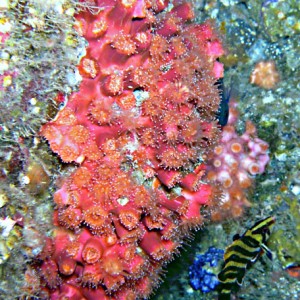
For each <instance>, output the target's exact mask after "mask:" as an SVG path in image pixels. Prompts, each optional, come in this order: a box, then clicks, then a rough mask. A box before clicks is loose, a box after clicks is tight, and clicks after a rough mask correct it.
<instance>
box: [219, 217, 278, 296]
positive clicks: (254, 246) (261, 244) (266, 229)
mask: <svg viewBox="0 0 300 300" xmlns="http://www.w3.org/2000/svg"><path fill="white" fill-rule="evenodd" d="M274 223H275V218H274V217H268V218H265V219H263V220H260V221H258V222H257V223H255V224H254V225H253V226H252V227H251V228H250V229H248V230H247V231H246V232H245V233H244V234H243V235H242V236H235V237H234V238H233V243H232V244H231V245H230V246H229V247H227V248H226V251H225V254H224V266H223V268H222V270H221V272H220V273H219V275H218V279H219V281H220V283H221V284H220V293H219V300H225V299H229V300H230V298H231V296H230V294H231V290H232V288H233V287H234V286H236V284H238V285H241V284H242V281H243V278H244V275H245V272H246V269H247V268H249V267H250V266H251V264H253V263H254V262H255V261H256V260H257V258H258V257H259V256H260V255H262V254H263V253H264V252H266V253H267V256H268V257H269V258H270V259H272V253H271V251H270V250H269V249H268V247H267V246H266V245H265V243H266V241H267V240H268V238H269V236H270V230H271V228H272V227H273V225H274Z"/></svg>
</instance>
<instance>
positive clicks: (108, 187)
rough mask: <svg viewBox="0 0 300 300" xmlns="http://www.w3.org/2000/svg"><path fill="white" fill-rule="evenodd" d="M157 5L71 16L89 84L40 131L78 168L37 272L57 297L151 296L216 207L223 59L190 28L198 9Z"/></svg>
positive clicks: (122, 4)
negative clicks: (84, 43) (211, 158)
mask: <svg viewBox="0 0 300 300" xmlns="http://www.w3.org/2000/svg"><path fill="white" fill-rule="evenodd" d="M98 2H99V3H95V5H100V4H102V5H103V1H98ZM152 2H153V3H152ZM152 2H150V1H121V0H120V1H106V5H104V6H103V7H102V8H101V9H99V11H98V12H97V13H94V14H93V13H91V12H90V11H89V10H84V11H82V12H81V13H79V14H78V15H77V16H76V19H77V29H78V31H79V32H80V33H81V34H82V35H83V36H84V37H85V38H86V39H87V40H88V42H89V46H88V48H87V50H86V55H85V57H83V58H82V59H81V62H80V64H79V72H80V74H81V75H82V77H83V80H82V83H81V85H80V89H79V91H78V92H76V93H73V94H72V95H71V96H70V97H69V100H68V103H67V104H66V106H65V107H64V108H63V109H62V110H61V111H60V112H59V113H58V115H57V117H56V118H55V119H54V120H53V121H52V122H49V123H48V124H46V125H45V126H43V128H42V130H41V134H42V135H43V136H44V137H45V138H46V139H47V140H48V141H49V144H50V147H51V149H52V150H53V151H54V152H55V153H57V154H58V155H59V156H60V157H61V159H62V160H63V161H65V162H76V163H78V164H80V166H79V167H78V168H77V169H76V170H75V171H74V173H73V174H71V176H70V177H69V178H67V179H66V180H65V182H64V184H63V185H62V187H61V188H60V189H59V190H58V191H57V192H56V193H55V195H54V201H55V203H56V205H57V209H56V211H55V214H54V221H55V225H56V226H57V228H58V229H57V230H56V236H55V238H54V240H53V241H49V243H50V245H48V246H47V247H46V250H44V251H43V252H42V253H41V255H40V257H39V258H40V261H39V263H37V270H38V274H39V276H40V280H41V281H42V282H43V283H44V285H45V288H44V291H43V292H44V293H48V296H49V297H51V299H62V298H64V297H68V298H69V299H70V298H71V299H81V298H82V297H85V298H86V299H106V298H105V297H106V296H105V295H109V297H111V299H114V298H116V299H135V298H144V297H147V296H148V295H149V294H150V293H151V291H152V288H153V286H155V285H156V284H157V283H158V281H159V274H160V271H161V269H162V267H163V265H164V264H165V263H166V262H168V261H169V260H170V259H171V258H172V256H173V254H174V253H175V252H176V249H177V248H178V247H179V246H180V244H181V243H182V240H183V238H184V236H185V235H186V234H187V229H189V228H195V227H198V226H200V225H201V224H202V223H203V217H202V215H201V208H202V207H203V206H204V205H206V206H209V205H212V202H213V200H214V199H215V198H216V193H215V191H214V188H213V187H211V186H210V185H208V184H206V183H204V182H203V176H204V174H205V166H204V164H203V159H204V157H205V156H206V154H207V153H208V152H209V150H211V149H213V146H214V145H215V143H216V141H217V140H218V138H219V130H218V129H217V125H216V121H215V113H216V111H217V109H218V106H219V93H218V89H217V87H216V85H215V83H216V80H217V79H218V78H219V77H220V76H222V72H223V69H222V65H221V64H220V63H219V62H217V61H216V59H217V57H219V56H220V55H222V54H223V49H222V46H221V43H220V41H219V40H218V38H217V36H216V35H215V34H214V32H213V30H212V28H211V25H210V24H208V23H206V24H202V25H195V24H192V23H191V22H190V21H191V19H192V18H193V11H192V8H191V4H189V3H186V2H184V1H173V4H172V5H173V6H172V7H171V6H168V4H169V1H152ZM188 21H189V22H188ZM188 23H190V24H188ZM204 154H205V155H204ZM217 194H218V193H217ZM218 195H219V194H218ZM49 243H48V244H49Z"/></svg>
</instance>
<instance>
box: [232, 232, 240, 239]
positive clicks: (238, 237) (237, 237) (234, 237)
mask: <svg viewBox="0 0 300 300" xmlns="http://www.w3.org/2000/svg"><path fill="white" fill-rule="evenodd" d="M240 238H241V236H240V235H239V234H238V233H237V234H235V235H234V236H233V237H232V240H233V241H236V240H239V239H240Z"/></svg>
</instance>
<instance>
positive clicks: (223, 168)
mask: <svg viewBox="0 0 300 300" xmlns="http://www.w3.org/2000/svg"><path fill="white" fill-rule="evenodd" d="M236 106H237V103H236V102H234V101H231V102H230V108H229V119H228V124H227V125H226V126H224V127H223V131H222V137H221V139H220V144H219V145H217V146H216V147H215V149H214V152H213V154H212V155H211V158H210V162H209V163H208V166H207V170H208V173H207V178H208V179H209V180H211V181H212V182H215V184H217V183H219V184H221V186H222V191H223V200H222V201H221V202H220V209H218V210H216V211H215V212H213V214H212V218H213V219H214V220H216V221H217V220H221V219H223V218H224V217H225V216H226V215H227V216H233V217H239V216H241V214H242V213H243V210H244V207H247V206H250V202H249V201H248V199H247V196H246V191H247V190H248V189H249V188H250V187H251V186H252V184H253V177H254V176H255V175H257V174H261V173H263V172H264V170H265V167H266V165H267V163H268V161H269V156H268V144H267V143H266V142H265V141H263V140H261V139H259V138H258V137H257V134H256V128H255V126H254V124H253V123H251V122H250V121H247V122H246V130H245V132H244V133H243V134H242V135H241V136H239V135H238V134H237V132H236V131H235V127H234V125H235V123H236V121H237V119H238V111H237V108H236Z"/></svg>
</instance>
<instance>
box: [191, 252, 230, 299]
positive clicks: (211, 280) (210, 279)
mask: <svg viewBox="0 0 300 300" xmlns="http://www.w3.org/2000/svg"><path fill="white" fill-rule="evenodd" d="M223 255H224V251H223V250H222V249H217V248H215V247H209V248H208V250H207V251H206V252H205V253H204V254H199V255H197V256H196V258H195V260H194V262H193V264H192V265H191V266H190V267H189V278H190V285H191V286H192V288H193V289H194V290H201V291H202V292H203V293H209V292H210V291H213V290H214V289H215V288H216V287H217V285H218V284H219V281H218V279H217V275H216V274H215V272H216V269H217V268H218V265H219V262H220V261H221V260H222V257H223Z"/></svg>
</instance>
